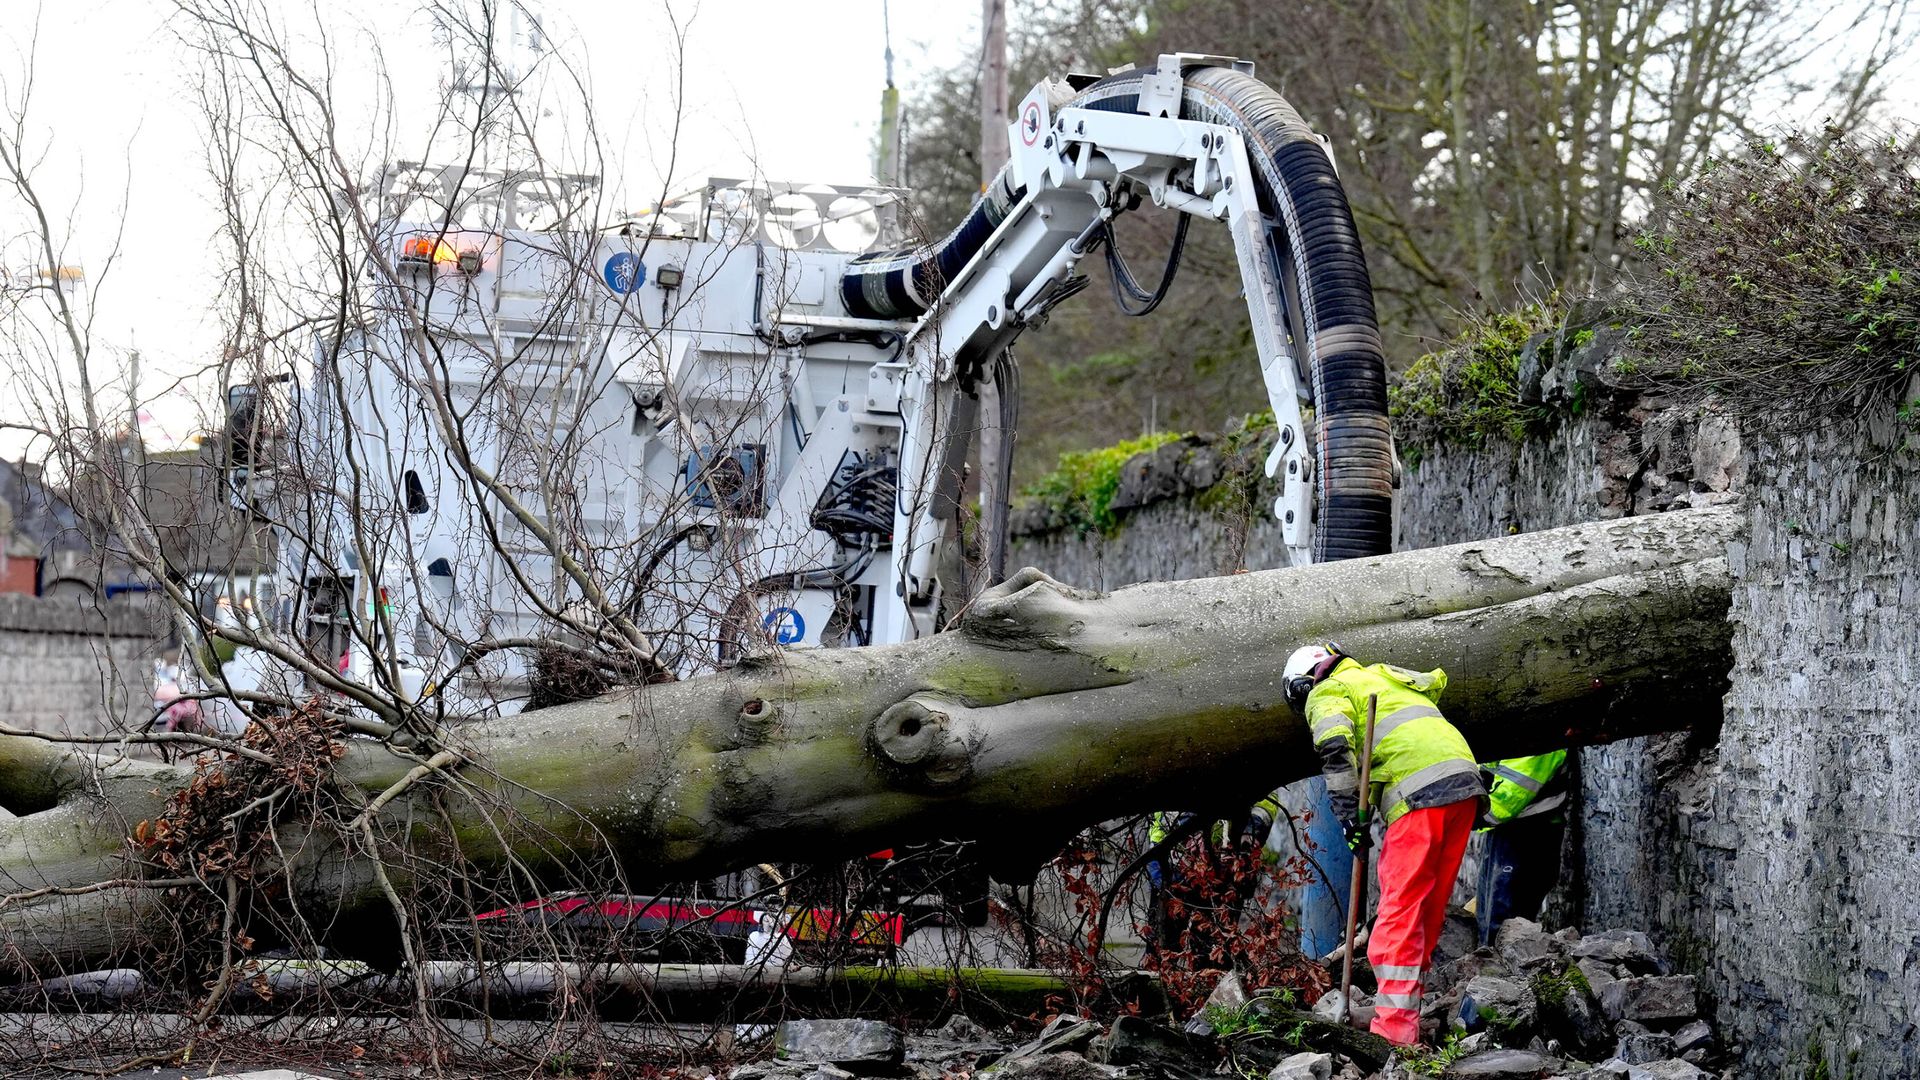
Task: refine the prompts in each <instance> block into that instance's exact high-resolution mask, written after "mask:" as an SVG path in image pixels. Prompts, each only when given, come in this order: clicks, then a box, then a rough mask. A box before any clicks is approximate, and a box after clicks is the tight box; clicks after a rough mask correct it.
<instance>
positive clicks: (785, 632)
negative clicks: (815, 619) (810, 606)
mask: <svg viewBox="0 0 1920 1080" xmlns="http://www.w3.org/2000/svg"><path fill="white" fill-rule="evenodd" d="M760 625H762V626H764V627H766V628H767V632H768V633H770V634H772V635H773V640H774V644H776V645H791V644H793V643H794V642H796V641H799V640H800V639H801V638H803V637H806V636H807V620H805V619H803V618H801V617H800V613H799V612H798V611H795V610H794V609H792V608H790V607H777V608H774V609H773V610H772V611H769V612H767V617H766V618H764V619H762V620H760Z"/></svg>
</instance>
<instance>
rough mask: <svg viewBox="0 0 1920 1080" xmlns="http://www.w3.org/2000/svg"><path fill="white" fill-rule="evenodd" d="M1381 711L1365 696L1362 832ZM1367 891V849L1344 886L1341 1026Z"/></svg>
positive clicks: (1348, 1007) (1375, 698)
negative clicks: (1375, 730)
mask: <svg viewBox="0 0 1920 1080" xmlns="http://www.w3.org/2000/svg"><path fill="white" fill-rule="evenodd" d="M1379 709H1380V695H1378V694H1369V695H1367V731H1366V738H1365V739H1364V740H1363V741H1362V742H1361V744H1360V815H1359V817H1358V818H1357V819H1356V820H1357V821H1358V822H1359V823H1360V826H1361V827H1362V828H1366V827H1368V822H1367V810H1368V809H1369V807H1368V805H1367V804H1368V802H1369V801H1370V796H1371V795H1372V794H1373V718H1374V714H1375V713H1377V712H1378V711H1379ZM1366 891H1367V849H1366V848H1365V847H1362V848H1361V849H1360V850H1359V851H1356V852H1354V853H1353V880H1352V881H1350V882H1348V883H1347V944H1346V949H1345V955H1343V956H1342V957H1341V959H1340V1022H1341V1023H1342V1024H1345V1023H1348V1022H1349V1021H1350V1020H1352V1018H1353V1016H1352V1014H1353V936H1354V934H1355V933H1357V932H1358V931H1359V929H1360V898H1361V897H1362V896H1364V895H1366Z"/></svg>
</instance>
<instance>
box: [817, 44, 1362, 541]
mask: <svg viewBox="0 0 1920 1080" xmlns="http://www.w3.org/2000/svg"><path fill="white" fill-rule="evenodd" d="M1148 74H1151V72H1148V71H1143V70H1135V71H1128V72H1122V73H1121V74H1118V75H1112V76H1109V77H1107V78H1104V79H1101V80H1099V81H1098V82H1095V83H1093V84H1092V85H1090V86H1088V87H1087V88H1086V89H1085V90H1083V91H1082V92H1081V93H1080V94H1079V95H1078V96H1076V97H1074V98H1072V99H1071V100H1070V101H1066V102H1062V103H1059V104H1061V105H1064V106H1079V107H1084V108H1089V109H1105V110H1112V111H1116V112H1134V111H1136V110H1137V106H1138V102H1139V94H1140V85H1141V81H1142V79H1144V78H1145V77H1146V76H1147V75H1148ZM1182 74H1183V76H1184V78H1185V86H1184V88H1183V90H1182V96H1181V110H1180V115H1181V118H1182V119H1186V120H1199V121H1203V122H1206V123H1213V124H1222V125H1226V126H1230V127H1232V128H1234V129H1235V130H1237V131H1238V132H1239V133H1240V135H1241V137H1242V138H1243V139H1244V140H1245V142H1246V146H1247V154H1248V158H1249V160H1250V162H1251V163H1252V165H1253V168H1254V172H1255V175H1256V179H1257V186H1258V188H1259V196H1260V205H1261V209H1262V210H1263V211H1264V212H1265V213H1266V214H1267V215H1268V216H1269V217H1270V218H1272V219H1273V220H1274V221H1275V223H1276V225H1275V227H1274V229H1273V230H1272V234H1271V235H1270V236H1269V237H1268V245H1269V248H1270V251H1269V252H1267V253H1264V254H1265V256H1266V257H1276V256H1277V257H1279V258H1284V259H1286V260H1288V261H1289V262H1290V265H1288V266H1286V267H1285V269H1286V270H1287V271H1288V272H1289V276H1291V277H1292V278H1293V279H1294V280H1295V281H1296V283H1297V284H1298V289H1299V304H1300V311H1301V321H1302V322H1303V323H1304V325H1301V326H1295V327H1291V328H1290V329H1291V330H1292V331H1293V335H1294V340H1295V347H1296V348H1299V349H1302V350H1304V351H1305V354H1306V356H1307V357H1308V359H1309V360H1310V361H1311V364H1312V384H1313V401H1314V424H1315V428H1316V435H1317V438H1316V440H1315V452H1316V457H1317V461H1316V464H1317V468H1316V470H1315V475H1316V479H1315V483H1316V485H1317V488H1318V490H1317V495H1318V498H1317V500H1316V505H1317V507H1318V516H1317V521H1316V526H1315V529H1314V559H1315V561H1330V560H1334V559H1351V558H1359V557H1363V556H1367V555H1379V554H1383V553H1385V552H1387V551H1389V550H1391V548H1392V543H1393V450H1392V436H1391V434H1390V432H1389V429H1388V426H1387V383H1386V358H1385V353H1384V350H1383V349H1382V346H1381V339H1380V326H1379V322H1378V320H1377V319H1376V317H1375V315H1374V307H1373V286H1372V282H1371V280H1370V278H1369V277H1368V274H1367V264H1366V259H1365V256H1364V255H1363V254H1362V253H1361V250H1360V237H1359V233H1358V231H1357V230H1356V229H1355V228H1354V222H1353V212H1352V210H1351V209H1350V208H1349V206H1348V205H1347V198H1346V193H1345V191H1343V190H1342V188H1341V186H1340V180H1339V177H1338V176H1336V175H1335V173H1334V169H1333V162H1332V160H1331V159H1329V158H1328V156H1327V153H1326V150H1325V148H1323V147H1322V146H1321V145H1320V141H1319V140H1318V139H1317V138H1316V137H1315V136H1314V134H1313V131H1312V129H1310V128H1309V127H1308V126H1307V124H1306V122H1305V121H1304V120H1302V119H1301V118H1300V114H1299V113H1297V112H1295V111H1294V109H1293V106H1291V105H1289V104H1288V103H1287V101H1286V99H1285V98H1282V97H1281V96H1280V95H1279V93H1277V92H1276V91H1274V90H1273V89H1272V88H1270V87H1268V86H1267V85H1266V84H1264V83H1262V82H1260V81H1259V80H1257V79H1255V78H1254V77H1252V76H1251V75H1247V74H1243V73H1241V72H1238V71H1234V70H1231V69H1228V68H1217V67H1193V68H1188V69H1186V70H1185V71H1184V72H1183V73H1182ZM1011 183H1012V181H1011V173H1010V172H1009V171H1008V170H1005V169H1003V170H1001V173H1000V175H999V176H997V177H995V179H994V181H993V183H991V184H989V185H988V186H987V192H986V194H985V195H983V196H982V197H981V198H980V199H979V200H977V201H976V202H975V203H974V205H973V209H972V210H971V211H969V212H968V214H967V216H966V218H965V220H963V221H962V222H961V223H960V224H959V225H958V226H957V227H955V228H954V230H953V231H952V232H950V233H948V234H947V235H946V236H945V237H944V238H942V239H941V240H939V241H938V242H936V243H931V244H927V245H923V246H921V247H917V248H912V249H908V250H905V251H894V252H882V253H876V254H873V255H869V256H866V257H864V258H862V259H859V260H856V261H855V262H854V263H852V264H851V265H849V266H848V268H847V272H846V274H845V276H844V277H843V278H842V279H841V298H842V300H843V301H844V302H845V304H846V308H847V311H848V313H849V314H851V315H855V316H859V317H863V318H879V319H905V318H914V317H917V316H918V315H920V314H921V313H923V312H925V311H926V310H927V309H928V308H929V307H930V306H931V305H932V303H933V302H934V300H935V299H937V298H938V296H939V292H940V288H941V283H943V282H946V281H949V280H952V278H953V276H954V275H956V274H958V273H959V271H960V270H961V269H962V268H963V267H964V266H965V265H966V264H967V262H968V260H970V259H971V258H973V256H974V254H975V253H976V252H978V251H979V250H980V248H981V246H982V245H984V244H985V242H986V240H987V238H988V237H989V236H990V235H992V233H993V231H994V229H995V228H996V227H997V226H998V225H999V223H1000V222H1001V221H1003V220H1005V218H1006V215H1007V213H1008V211H1009V210H1010V209H1011V208H1012V207H1013V206H1014V204H1015V203H1016V202H1018V200H1019V198H1020V196H1021V194H1022V193H1021V192H1020V191H1017V190H1013V189H1012V188H1011V186H1010V185H1011ZM1109 250H1111V249H1109ZM1123 265H1124V264H1123ZM1126 284H1129V285H1133V284H1135V283H1134V282H1133V281H1132V280H1131V275H1129V277H1128V281H1127V283H1126ZM1116 288H1123V286H1121V285H1119V284H1118V283H1116ZM1156 291H1159V290H1156ZM1126 292H1127V294H1128V295H1129V296H1130V298H1131V299H1132V300H1133V301H1134V302H1135V303H1134V304H1130V305H1127V306H1128V307H1133V308H1134V309H1135V310H1137V305H1138V304H1139V303H1140V302H1142V300H1143V297H1142V296H1141V295H1139V292H1140V290H1138V287H1137V285H1136V287H1135V289H1134V290H1126ZM1149 295H1150V294H1149Z"/></svg>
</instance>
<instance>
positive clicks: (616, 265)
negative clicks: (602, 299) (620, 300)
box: [601, 251, 647, 296]
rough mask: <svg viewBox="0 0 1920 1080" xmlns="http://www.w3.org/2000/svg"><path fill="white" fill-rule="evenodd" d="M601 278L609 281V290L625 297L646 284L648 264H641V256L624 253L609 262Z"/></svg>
mask: <svg viewBox="0 0 1920 1080" xmlns="http://www.w3.org/2000/svg"><path fill="white" fill-rule="evenodd" d="M601 276H602V277H604V278H606V279H607V288H609V289H612V290H613V291H614V292H617V293H619V294H620V295H621V296H625V295H626V294H628V293H630V292H632V291H633V290H635V289H637V288H639V287H640V286H641V285H644V284H646V280H647V264H646V263H643V262H641V261H640V256H638V255H635V254H634V253H633V252H631V251H623V252H621V253H620V254H618V255H615V256H614V257H613V258H611V259H608V260H607V265H606V268H605V269H604V270H602V271H601Z"/></svg>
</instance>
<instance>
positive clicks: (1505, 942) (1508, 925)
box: [1493, 919, 1560, 971]
mask: <svg viewBox="0 0 1920 1080" xmlns="http://www.w3.org/2000/svg"><path fill="white" fill-rule="evenodd" d="M1559 944H1560V943H1559V942H1557V941H1555V940H1553V939H1552V938H1551V937H1548V936H1547V932H1546V931H1545V930H1542V929H1540V924H1539V923H1537V922H1534V921H1533V920H1531V919H1508V920H1507V921H1506V922H1503V923H1501V924H1500V930H1499V931H1498V932H1497V933H1495V934H1494V936H1493V949H1494V952H1496V953H1498V954H1499V955H1500V959H1502V960H1504V961H1506V963H1507V966H1508V967H1511V968H1513V969H1514V970H1516V971H1528V970H1531V969H1533V968H1537V967H1544V966H1546V965H1547V964H1550V963H1552V962H1553V961H1554V960H1555V959H1557V958H1558V956H1559V951H1558V946H1559Z"/></svg>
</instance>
